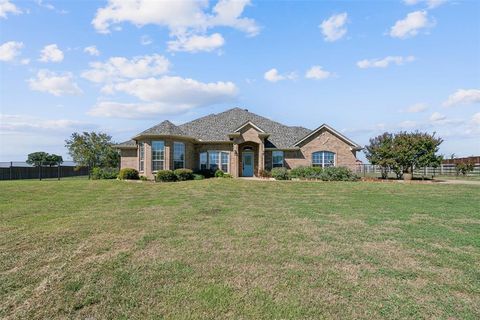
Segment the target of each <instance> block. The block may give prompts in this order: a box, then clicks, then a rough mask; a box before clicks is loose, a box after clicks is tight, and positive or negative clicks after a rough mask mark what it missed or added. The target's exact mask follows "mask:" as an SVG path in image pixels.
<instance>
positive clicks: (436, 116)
mask: <svg viewBox="0 0 480 320" xmlns="http://www.w3.org/2000/svg"><path fill="white" fill-rule="evenodd" d="M429 119H430V121H432V122H439V121H442V120H445V119H447V116H445V115H443V114H441V113H439V112H434V113H432V115H431V116H430V118H429Z"/></svg>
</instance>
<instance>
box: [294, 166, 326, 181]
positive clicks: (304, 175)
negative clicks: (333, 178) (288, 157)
mask: <svg viewBox="0 0 480 320" xmlns="http://www.w3.org/2000/svg"><path fill="white" fill-rule="evenodd" d="M322 172H323V169H322V168H321V167H298V168H294V169H292V170H290V177H291V178H297V179H321V176H322Z"/></svg>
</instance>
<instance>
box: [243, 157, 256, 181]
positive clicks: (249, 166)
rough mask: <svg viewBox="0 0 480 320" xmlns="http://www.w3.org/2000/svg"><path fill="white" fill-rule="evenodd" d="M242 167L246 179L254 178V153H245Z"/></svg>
mask: <svg viewBox="0 0 480 320" xmlns="http://www.w3.org/2000/svg"><path fill="white" fill-rule="evenodd" d="M242 165H243V170H242V175H243V176H244V177H253V152H243V154H242Z"/></svg>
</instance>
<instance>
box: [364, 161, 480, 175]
mask: <svg viewBox="0 0 480 320" xmlns="http://www.w3.org/2000/svg"><path fill="white" fill-rule="evenodd" d="M355 171H356V173H357V174H358V175H359V176H363V177H380V176H381V173H382V171H381V168H380V166H376V165H372V164H357V165H356V169H355ZM387 172H388V176H389V177H396V174H395V172H393V170H387ZM413 174H414V176H418V177H422V176H423V177H436V176H457V175H461V173H459V172H457V169H456V167H455V164H441V165H440V166H438V167H421V168H415V169H414V172H413ZM467 176H470V177H480V163H477V164H475V165H474V167H473V170H472V171H470V172H468V173H467Z"/></svg>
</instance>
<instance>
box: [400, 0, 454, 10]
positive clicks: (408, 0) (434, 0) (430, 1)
mask: <svg viewBox="0 0 480 320" xmlns="http://www.w3.org/2000/svg"><path fill="white" fill-rule="evenodd" d="M403 2H404V3H405V4H406V5H408V6H413V5H417V4H420V3H425V4H426V5H427V8H428V9H433V8H436V7H439V6H441V5H442V4H444V3H446V2H447V0H403Z"/></svg>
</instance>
